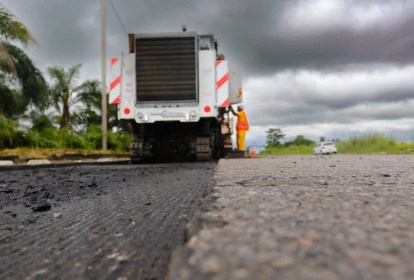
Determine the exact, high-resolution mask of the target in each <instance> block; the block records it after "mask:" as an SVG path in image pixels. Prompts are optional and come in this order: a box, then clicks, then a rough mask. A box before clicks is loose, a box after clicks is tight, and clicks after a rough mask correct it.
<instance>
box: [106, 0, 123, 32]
mask: <svg viewBox="0 0 414 280" xmlns="http://www.w3.org/2000/svg"><path fill="white" fill-rule="evenodd" d="M108 1H109V4H110V5H111V8H112V10H113V11H114V13H115V16H116V18H117V19H118V22H119V24H120V25H121V26H122V29H123V30H124V32H125V34H127V35H128V32H127V31H126V28H125V26H124V24H123V23H122V20H121V18H120V17H119V14H118V12H117V10H116V9H115V6H114V4H112V1H111V0H108Z"/></svg>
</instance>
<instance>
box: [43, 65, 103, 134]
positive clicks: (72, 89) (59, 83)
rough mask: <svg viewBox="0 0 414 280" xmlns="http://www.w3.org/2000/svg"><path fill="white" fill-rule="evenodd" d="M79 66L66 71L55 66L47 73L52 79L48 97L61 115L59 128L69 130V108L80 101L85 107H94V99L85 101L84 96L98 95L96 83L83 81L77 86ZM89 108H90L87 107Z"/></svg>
mask: <svg viewBox="0 0 414 280" xmlns="http://www.w3.org/2000/svg"><path fill="white" fill-rule="evenodd" d="M80 68H81V65H80V64H78V65H74V66H72V67H70V68H69V69H68V70H65V69H64V68H63V67H59V66H55V67H49V68H48V73H49V75H50V77H51V78H52V82H53V83H52V85H51V86H50V95H51V97H52V102H53V105H54V106H55V108H56V110H58V111H59V112H60V114H61V117H60V121H59V125H60V128H61V129H62V128H70V121H71V112H70V108H71V107H72V106H73V105H75V104H76V103H78V102H79V101H80V100H81V99H82V100H84V101H85V102H86V103H85V105H86V106H87V107H88V106H94V105H93V103H90V102H95V101H96V98H95V99H94V98H92V99H91V100H92V101H90V100H86V99H85V97H86V96H95V95H97V94H98V93H99V82H98V81H85V82H84V83H82V84H81V85H77V80H78V78H79V72H80ZM89 108H91V107H89Z"/></svg>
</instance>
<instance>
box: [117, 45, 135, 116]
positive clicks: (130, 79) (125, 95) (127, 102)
mask: <svg viewBox="0 0 414 280" xmlns="http://www.w3.org/2000/svg"><path fill="white" fill-rule="evenodd" d="M135 103H136V100H135V54H133V53H129V54H126V55H123V56H122V81H121V103H120V107H119V111H118V117H119V118H120V119H133V118H134V115H135Z"/></svg>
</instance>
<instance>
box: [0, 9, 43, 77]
mask: <svg viewBox="0 0 414 280" xmlns="http://www.w3.org/2000/svg"><path fill="white" fill-rule="evenodd" d="M5 40H8V41H9V40H11V41H18V42H20V43H22V44H23V45H25V46H27V45H29V44H35V43H36V40H35V39H34V38H33V36H32V34H30V32H29V30H28V29H27V28H26V26H24V24H23V23H21V22H20V21H18V20H17V19H16V18H15V17H14V16H13V15H12V14H11V13H10V12H9V11H8V10H7V9H6V8H5V7H3V6H2V5H1V4H0V65H1V66H2V68H7V69H9V70H14V63H13V59H12V56H11V55H10V54H9V52H8V50H7V48H6V47H5V45H4V42H5Z"/></svg>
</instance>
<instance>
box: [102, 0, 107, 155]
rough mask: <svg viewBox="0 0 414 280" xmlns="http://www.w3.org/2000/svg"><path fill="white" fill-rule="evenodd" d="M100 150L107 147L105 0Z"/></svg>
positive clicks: (104, 7) (103, 2) (103, 3)
mask: <svg viewBox="0 0 414 280" xmlns="http://www.w3.org/2000/svg"><path fill="white" fill-rule="evenodd" d="M101 54H102V57H101V59H102V61H101V65H102V150H106V149H107V135H108V132H107V130H108V128H107V126H108V125H107V121H106V115H107V113H106V102H107V101H106V0H102V51H101Z"/></svg>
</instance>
